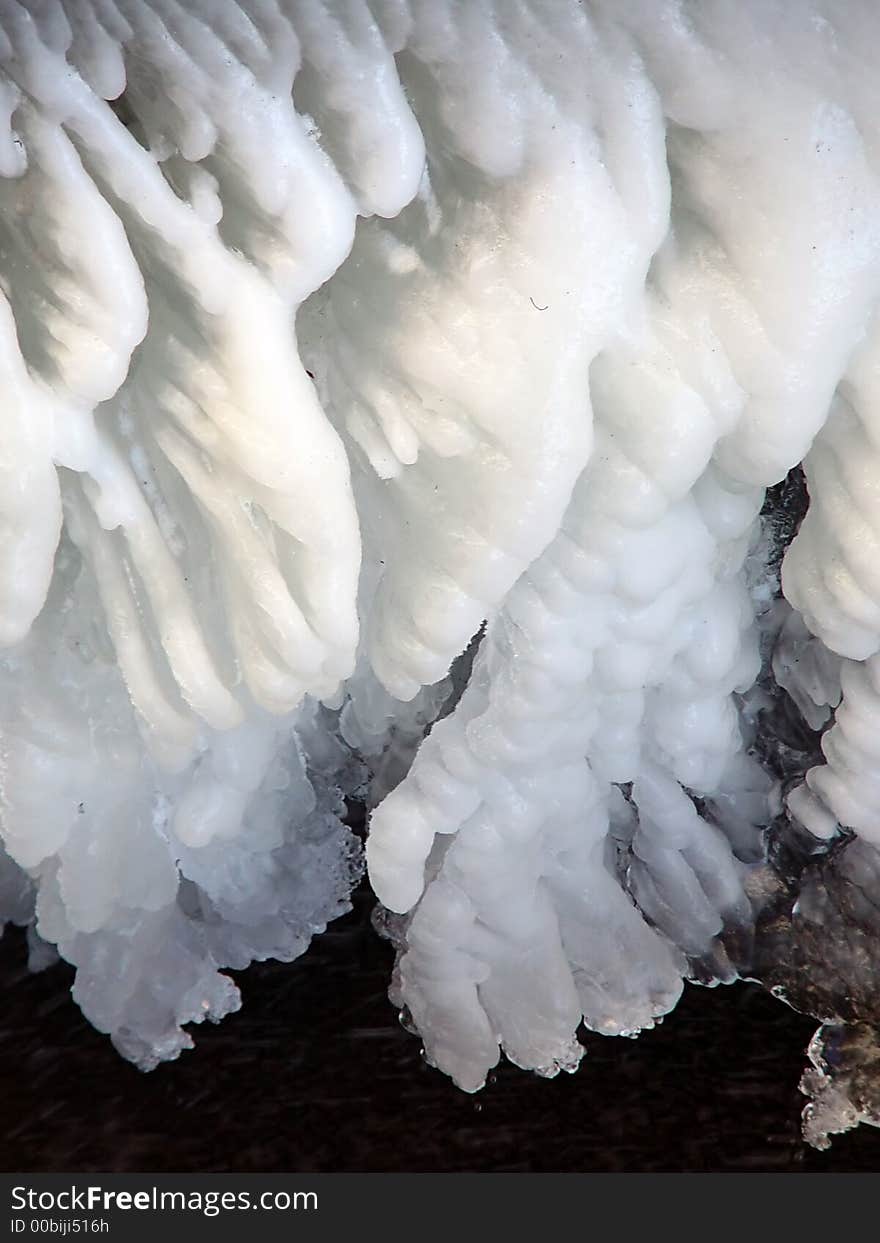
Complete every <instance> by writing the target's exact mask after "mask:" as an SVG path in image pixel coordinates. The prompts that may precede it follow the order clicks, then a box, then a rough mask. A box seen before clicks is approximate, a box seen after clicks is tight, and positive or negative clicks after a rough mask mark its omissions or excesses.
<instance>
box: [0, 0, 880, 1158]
mask: <svg viewBox="0 0 880 1243" xmlns="http://www.w3.org/2000/svg"><path fill="white" fill-rule="evenodd" d="M878 35H880V15H878V12H877V10H876V5H874V4H873V3H870V2H869V0H864V3H857V2H852V0H848V2H845V0H816V2H815V3H800V2H797V3H796V2H795V0H771V2H769V3H768V2H766V0H745V2H743V3H740V4H737V5H731V4H728V3H726V2H724V0H704V2H702V3H696V2H689V0H657V2H655V0H651V2H648V0H623V2H620V0H590V2H589V3H575V2H574V0H515V2H513V3H509V4H508V3H500V2H499V3H494V2H492V0H346V2H344V3H343V2H342V0H239V2H237V3H236V2H235V0H215V2H212V3H208V0H187V2H185V3H184V2H183V0H0V120H2V122H3V124H2V127H0V368H2V374H3V377H4V383H5V394H6V401H5V404H4V413H3V421H2V426H3V433H4V453H3V455H2V456H0V642H2V643H3V645H4V646H3V649H2V656H0V729H2V745H0V831H2V838H3V843H4V845H5V851H6V854H5V855H4V856H3V858H2V866H0V900H2V909H0V916H2V917H5V918H8V919H13V920H16V921H18V922H28V921H30V920H35V927H36V928H37V930H38V932H39V936H40V937H42V938H43V939H44V940H45V941H47V942H51V943H53V944H56V945H57V946H58V947H59V950H60V952H61V953H62V954H63V956H64V957H65V958H67V959H68V960H69V961H70V962H72V963H74V964H75V965H76V967H77V980H76V985H75V995H76V997H77V1000H78V1001H79V1002H80V1004H81V1005H82V1006H83V1009H84V1011H85V1012H86V1014H87V1015H88V1016H89V1017H90V1018H91V1019H92V1021H93V1022H94V1023H95V1024H96V1025H97V1026H98V1027H100V1028H101V1029H102V1030H104V1031H108V1032H110V1033H112V1035H113V1038H114V1040H115V1042H116V1044H117V1046H118V1047H119V1048H120V1049H121V1051H122V1052H123V1053H125V1055H126V1056H128V1057H131V1058H132V1059H133V1060H135V1061H137V1062H138V1063H139V1064H140V1065H142V1066H151V1065H154V1064H155V1063H156V1061H158V1060H161V1059H163V1058H168V1057H173V1056H175V1055H176V1053H177V1052H179V1050H180V1049H181V1048H182V1047H185V1046H186V1045H187V1043H188V1042H189V1037H188V1035H187V1034H186V1033H185V1032H184V1031H183V1030H182V1026H183V1025H184V1024H186V1023H188V1022H190V1021H193V1020H198V1019H199V1018H202V1017H205V1016H207V1017H211V1018H219V1017H221V1016H222V1015H223V1014H224V1013H226V1012H227V1011H228V1010H230V1009H231V1008H233V1007H234V1006H235V1005H237V994H236V992H235V989H234V987H233V985H232V984H231V983H230V981H229V980H228V979H227V978H226V977H225V976H223V975H222V973H221V969H222V968H223V967H224V966H231V967H241V966H244V965H246V963H247V962H249V961H250V960H251V959H253V958H261V957H268V956H273V957H279V958H283V959H289V958H292V957H294V956H295V955H296V954H298V953H300V952H301V951H302V950H303V949H304V948H305V946H306V945H307V943H308V939H309V937H310V936H311V935H312V933H313V932H314V931H315V930H316V929H319V928H321V927H323V926H324V925H325V924H326V922H327V921H328V920H329V919H330V918H332V917H333V915H334V914H336V913H338V912H339V911H341V910H342V909H344V908H345V905H346V902H347V899H348V894H349V892H350V889H351V886H352V884H353V882H354V880H355V878H356V876H357V875H358V874H359V870H360V868H361V866H362V865H361V861H360V848H359V846H358V844H357V843H356V841H355V839H354V837H353V836H352V834H351V833H350V832H349V830H348V829H347V828H346V827H345V824H344V822H343V821H344V818H345V804H344V799H345V797H346V796H347V795H354V794H357V795H358V796H362V795H364V791H367V793H366V795H364V797H365V799H366V802H367V804H368V806H369V808H370V809H371V812H372V815H371V827H370V837H369V842H368V847H367V855H368V862H369V868H370V877H371V881H372V883H373V885H374V888H375V890H376V892H377V894H378V896H379V898H380V900H381V901H382V902H383V903H384V904H385V906H386V907H387V908H388V910H390V911H392V912H396V913H397V915H399V917H400V918H397V919H394V920H389V921H388V923H389V926H391V925H393V928H394V936H395V938H396V940H397V942H398V948H399V957H398V966H397V971H396V978H395V983H394V995H395V997H396V998H397V999H398V1000H399V1002H400V1004H401V1005H402V1006H405V1007H406V1008H407V1009H408V1011H409V1013H410V1014H411V1016H412V1018H413V1020H414V1022H415V1024H416V1025H417V1027H418V1029H419V1031H420V1033H421V1035H422V1038H423V1040H424V1042H425V1047H426V1051H427V1055H428V1057H429V1059H430V1060H431V1061H432V1062H434V1063H435V1064H437V1065H438V1066H440V1067H442V1068H443V1069H444V1070H446V1071H447V1072H448V1073H450V1074H451V1075H452V1076H453V1077H454V1079H455V1080H456V1082H458V1083H460V1084H461V1085H462V1086H463V1087H465V1088H467V1089H469V1090H473V1089H476V1088H478V1087H479V1086H480V1085H481V1084H482V1083H483V1081H484V1080H485V1078H486V1075H487V1072H488V1070H489V1069H490V1068H491V1067H492V1066H493V1065H494V1064H495V1062H496V1061H497V1059H498V1057H499V1055H500V1050H503V1051H504V1052H505V1053H506V1054H507V1056H508V1057H510V1058H511V1059H512V1060H513V1061H515V1062H517V1063H518V1064H519V1065H521V1066H524V1067H529V1068H532V1069H535V1070H537V1071H539V1072H540V1073H542V1074H553V1073H555V1072H556V1071H558V1070H559V1069H566V1070H572V1069H574V1068H575V1067H576V1066H577V1064H578V1061H579V1059H580V1057H581V1053H582V1050H581V1047H580V1044H579V1042H578V1039H577V1029H578V1027H579V1025H580V1024H581V1022H582V1021H583V1022H586V1024H587V1025H588V1026H589V1027H591V1028H593V1029H594V1030H597V1031H600V1032H604V1033H609V1034H610V1033H635V1032H637V1031H638V1030H640V1029H643V1028H645V1027H650V1026H651V1025H652V1024H653V1023H654V1022H656V1021H657V1020H658V1019H659V1018H660V1017H662V1015H663V1014H665V1013H666V1012H667V1011H668V1010H669V1009H670V1008H671V1007H672V1006H674V1004H675V1002H676V1000H677V998H678V996H679V994H680V992H681V989H682V986H683V980H684V979H686V978H696V979H700V980H703V981H704V982H710V981H711V982H716V981H729V980H732V979H734V978H735V977H736V976H737V974H741V975H742V974H750V973H751V974H754V975H756V976H758V977H759V978H761V979H762V980H764V981H765V982H766V983H768V985H769V986H770V987H773V988H775V989H776V990H777V991H779V992H780V993H783V994H785V995H786V996H788V997H789V999H790V1000H791V1001H792V1004H803V1005H804V1006H805V1007H806V1008H810V1007H812V1009H813V1010H814V1012H815V1013H817V1014H819V1015H820V1017H822V1018H823V1019H825V1020H827V1021H828V1022H829V1023H831V1024H837V1025H842V1024H847V1023H849V1024H853V1023H855V1024H862V1026H863V1027H864V1029H865V1030H866V1031H867V1030H870V1029H871V1027H872V1025H876V1016H875V1014H874V1011H873V1010H872V1009H871V1003H869V1001H868V999H867V991H868V990H867V988H864V989H863V988H861V985H859V986H858V987H857V986H856V983H853V984H852V988H853V989H854V995H857V996H858V997H859V998H861V1000H860V1001H859V1004H858V1005H857V1006H856V1007H855V1008H853V1007H852V1006H851V1005H848V1004H845V1002H844V999H843V998H842V995H841V989H840V987H837V986H836V985H835V983H834V981H833V979H832V975H833V972H832V970H831V968H830V966H829V964H830V963H831V960H832V959H834V961H835V965H836V969H837V974H838V978H839V979H845V980H850V981H862V980H863V978H865V977H866V975H868V974H869V973H868V972H866V970H865V969H864V967H865V961H866V958H865V955H868V959H870V945H871V943H872V937H873V917H872V915H871V911H870V910H869V909H868V908H869V907H870V905H871V903H870V901H869V899H868V898H866V899H865V901H867V902H868V907H864V906H863V905H862V904H860V902H859V900H858V894H857V891H858V890H859V886H860V885H862V884H863V885H864V887H865V888H864V892H865V893H867V894H869V895H870V894H872V893H876V885H875V879H874V878H875V870H876V869H875V868H874V851H875V838H876V835H877V829H876V825H875V817H874V810H875V808H876V807H878V806H880V801H878V800H880V794H878V790H880V786H878V778H877V775H876V762H875V761H876V757H877V755H878V751H877V744H876V740H875V738H874V733H875V732H876V731H875V730H874V724H875V722H876V720H877V719H878V711H880V707H878V705H880V674H878V669H880V666H878V663H877V662H878V660H880V613H878V605H877V598H878V590H877V587H878V583H880V577H878V570H877V564H876V563H877V562H878V546H877V539H876V531H875V527H876V525H877V524H876V522H875V517H876V515H875V510H876V509H877V506H876V504H875V493H876V492H877V485H876V481H875V474H876V467H877V464H878V440H877V433H876V429H875V428H874V426H873V424H874V422H875V421H876V420H875V416H874V408H875V407H876V405H877V400H878V396H880V394H878V384H877V375H876V374H875V373H876V370H877V368H876V362H875V358H876V354H877V345H878V341H877V327H876V324H877V320H876V316H877V302H878V293H880V226H878V223H877V222H878V220H880V211H878V208H880V126H878V121H877V117H878V110H877V90H876V86H875V85H874V69H873V63H872V52H871V49H872V48H873V47H875V46H876V43H877V38H878ZM800 463H803V469H804V474H805V478H806V483H807V487H808V490H809V498H810V508H809V511H808V513H807V516H806V518H805V519H804V521H803V522H802V524H801V525H800V530H799V532H798V533H797V536H796V538H794V540H793V542H791V546H790V548H788V551H787V552H786V553H785V559H784V563H783V566H782V571H781V582H782V588H783V590H784V596H785V599H784V600H783V599H779V598H777V597H778V594H779V593H778V580H779V565H778V563H779V560H780V556H781V553H782V548H781V547H779V546H777V545H779V544H780V543H782V544H787V543H788V542H789V540H790V536H791V535H792V534H793V531H791V532H788V533H787V534H786V535H785V536H784V537H783V536H780V538H779V539H777V540H776V542H775V543H774V540H773V538H772V535H773V530H774V529H775V528H774V526H773V524H774V521H776V519H775V518H774V516H773V514H770V515H769V516H768V514H767V512H766V511H765V514H764V517H763V518H762V517H761V516H760V514H761V510H762V506H763V505H764V503H765V493H766V489H768V488H771V489H776V485H779V484H780V481H781V480H783V479H784V478H785V477H786V475H787V474H788V473H789V472H790V471H792V470H793V468H796V467H798V466H799V464H800ZM777 493H778V489H777V490H776V491H774V492H773V493H772V494H771V495H772V496H776V495H777ZM779 495H781V493H780V494H779ZM777 516H778V515H777ZM799 516H800V515H799ZM777 525H778V527H779V531H781V530H782V525H784V524H782V525H779V524H777ZM788 701H790V703H789V706H788V707H785V706H784V705H785V703H786V702H788ZM795 708H796V709H797V710H798V711H799V712H800V714H801V717H802V720H801V722H800V724H792V721H791V718H792V714H793V712H794V709H795ZM823 729H824V731H825V732H824V734H823V736H822V741H821V751H820V750H819V747H818V744H817V743H816V737H817V735H818V731H820V730H823ZM853 834H857V835H858V836H857V837H853ZM808 898H809V900H807V899H808ZM823 922H825V923H827V925H828V926H829V927H834V926H837V925H838V924H840V925H841V926H847V927H849V926H850V925H854V926H857V927H858V928H859V929H860V933H859V935H860V937H861V939H860V940H858V945H859V947H861V948H860V949H859V951H858V952H856V951H853V953H852V954H851V956H850V959H849V960H847V962H846V963H842V960H841V961H838V960H837V959H835V953H836V951H834V952H832V951H831V950H828V951H827V954H826V959H827V961H826V963H825V964H824V966H823V963H822V959H821V954H820V951H819V948H818V947H819V944H820V941H821V937H820V936H819V935H818V933H817V931H816V930H817V929H821V927H822V926H823ZM854 944H855V942H854ZM34 946H35V953H36V952H37V950H38V943H37V942H36V941H34ZM794 946H797V947H799V950H798V952H802V953H803V955H804V956H805V957H804V961H805V962H807V963H808V964H809V972H810V973H811V976H810V978H811V979H812V980H813V981H814V983H815V987H813V988H812V991H811V989H810V988H807V989H806V990H805V991H804V990H802V991H801V993H798V989H797V987H796V984H795V982H794V980H793V979H792V978H791V976H790V974H789V973H788V971H787V970H786V969H783V967H782V965H781V964H782V963H783V960H784V959H785V958H786V955H787V954H788V953H789V951H791V950H792V947H794ZM862 949H863V950H864V952H862ZM847 973H848V974H847ZM795 994H797V996H796V995H795ZM860 1030H861V1029H860ZM843 1043H844V1044H846V1046H847V1048H849V1047H850V1046H852V1048H855V1047H856V1046H858V1048H859V1049H863V1048H864V1047H865V1046H864V1041H861V1042H860V1040H856V1039H855V1037H853V1038H852V1040H850V1041H849V1044H847V1042H846V1041H844V1042H843ZM824 1047H825V1046H824V1045H823V1048H824ZM817 1048H818V1045H817ZM824 1056H825V1055H824V1054H821V1053H819V1052H817V1053H816V1057H815V1058H814V1061H815V1062H816V1065H817V1070H816V1073H815V1075H814V1077H813V1079H812V1080H810V1082H811V1084H812V1085H813V1087H814V1088H815V1090H816V1092H818V1093H819V1095H820V1096H821V1100H822V1102H824V1103H821V1104H820V1103H819V1102H817V1103H816V1105H815V1106H814V1107H813V1112H812V1114H811V1122H810V1125H811V1126H812V1127H813V1131H814V1132H815V1137H817V1138H820V1137H821V1136H820V1132H821V1129H822V1126H823V1125H825V1122H828V1126H829V1127H833V1125H834V1124H835V1118H836V1117H837V1114H836V1113H835V1110H836V1109H837V1105H836V1104H835V1101H837V1097H836V1096H835V1095H834V1094H835V1093H838V1094H842V1098H841V1099H844V1100H849V1098H848V1097H847V1096H846V1091H845V1090H844V1087H839V1086H837V1085H832V1087H831V1088H829V1087H828V1085H827V1084H826V1083H825V1081H824V1080H823V1079H822V1078H821V1076H823V1075H826V1072H827V1071H828V1067H829V1065H830V1063H829V1062H828V1060H827V1058H826V1059H825V1060H824V1061H823V1060H822V1059H823V1057H824ZM854 1057H855V1055H854ZM856 1061H858V1058H856ZM869 1063H870V1064H873V1063H872V1062H871V1057H870V1056H868V1055H865V1057H863V1058H862V1059H861V1061H859V1062H858V1065H859V1067H860V1068H861V1067H863V1065H867V1064H869ZM859 1075H861V1079H860V1078H859ZM816 1076H819V1078H816ZM856 1080H858V1082H859V1083H862V1082H863V1080H864V1074H863V1073H862V1070H861V1069H860V1070H859V1071H858V1073H856V1071H853V1072H852V1074H851V1075H850V1078H849V1079H848V1080H847V1082H851V1083H855V1082H856ZM859 1091H860V1092H861V1097H860V1100H861V1102H862V1103H861V1104H854V1103H853V1102H852V1101H850V1102H849V1105H848V1106H847V1109H850V1108H851V1113H852V1116H853V1117H856V1116H865V1117H873V1116H874V1113H876V1111H874V1112H872V1110H873V1105H871V1104H870V1103H865V1102H866V1101H868V1095H869V1094H868V1095H866V1093H865V1091H864V1090H862V1088H860V1089H859ZM837 1103H838V1104H839V1102H837ZM839 1112H840V1111H839V1110H838V1113H839ZM844 1113H846V1110H844ZM841 1116H842V1115H841ZM846 1116H847V1118H849V1117H850V1114H846ZM823 1119H824V1121H823ZM826 1129H827V1128H826Z"/></svg>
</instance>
